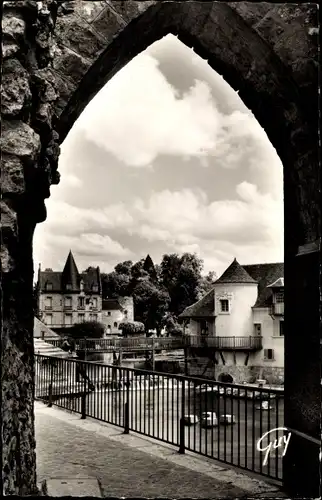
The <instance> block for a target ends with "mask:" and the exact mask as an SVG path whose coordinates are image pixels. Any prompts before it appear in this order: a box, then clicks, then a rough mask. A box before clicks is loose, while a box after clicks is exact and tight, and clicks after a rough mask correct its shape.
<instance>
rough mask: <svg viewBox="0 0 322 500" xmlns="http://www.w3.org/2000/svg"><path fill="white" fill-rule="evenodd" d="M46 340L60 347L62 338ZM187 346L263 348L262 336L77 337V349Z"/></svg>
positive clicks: (230, 348)
mask: <svg viewBox="0 0 322 500" xmlns="http://www.w3.org/2000/svg"><path fill="white" fill-rule="evenodd" d="M46 342H49V343H50V344H52V345H54V346H56V347H60V346H61V339H57V338H52V339H51V338H46ZM185 347H209V348H216V349H221V350H257V349H261V348H262V337H261V336H248V337H200V336H197V335H195V336H193V335H190V336H188V335H187V336H184V337H178V338H176V337H158V338H154V337H132V338H115V337H114V338H104V339H102V338H98V339H84V338H83V339H75V348H76V350H79V351H82V350H87V351H98V352H99V351H101V352H102V351H103V352H104V351H109V350H115V349H128V350H150V349H165V350H171V349H182V348H185Z"/></svg>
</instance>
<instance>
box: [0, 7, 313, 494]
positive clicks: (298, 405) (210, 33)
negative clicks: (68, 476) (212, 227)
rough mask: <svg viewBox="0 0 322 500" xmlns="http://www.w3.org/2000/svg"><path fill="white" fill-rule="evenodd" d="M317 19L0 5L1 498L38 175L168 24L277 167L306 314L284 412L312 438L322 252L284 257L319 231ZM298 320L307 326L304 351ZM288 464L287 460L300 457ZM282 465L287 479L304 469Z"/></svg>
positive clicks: (20, 412) (290, 14) (18, 389)
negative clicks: (242, 114) (235, 99)
mask: <svg viewBox="0 0 322 500" xmlns="http://www.w3.org/2000/svg"><path fill="white" fill-rule="evenodd" d="M317 16H318V9H317V6H316V4H313V3H300V4H289V3H283V4H278V3H256V2H252V3H248V2H227V3H226V2H201V1H200V2H198V1H196V2H194V1H192V2H190V1H189V2H180V1H178V2H163V1H158V2H155V1H144V2H140V1H134V0H127V1H120V0H101V1H98V0H97V1H85V0H74V1H62V0H42V1H40V0H16V1H12V0H10V1H9V0H5V1H4V2H2V63H3V64H2V68H3V69H2V90H1V92H2V95H1V97H2V99H1V114H2V116H1V117H2V120H1V125H2V131H1V138H0V146H1V154H2V158H1V160H2V161H1V185H2V188H3V189H2V200H1V215H2V217H1V219H2V220H1V222H2V226H1V231H2V240H1V243H2V245H1V271H2V279H1V286H2V296H3V300H2V330H1V336H2V338H1V340H2V350H1V367H2V377H1V383H2V409H1V410H2V443H3V450H2V451H3V453H2V461H3V462H2V470H3V493H4V494H6V495H12V494H16V495H26V494H32V493H33V492H34V490H35V487H36V467H35V440H34V425H33V380H34V373H33V339H32V331H33V308H32V281H33V272H34V270H33V262H32V238H33V233H34V229H35V226H36V224H37V223H40V222H43V221H44V220H45V219H46V209H45V205H44V200H45V199H46V198H48V197H49V195H50V190H49V188H50V185H52V184H55V183H58V182H59V174H58V171H57V163H58V158H59V151H60V144H61V143H62V141H63V140H64V138H65V137H66V135H67V134H68V132H69V130H70V128H71V127H72V125H73V123H74V121H75V120H76V119H77V117H78V116H79V114H80V113H81V112H82V110H83V109H84V108H85V106H86V105H87V104H88V102H89V101H90V99H91V98H92V97H93V96H94V95H95V94H96V93H97V92H98V91H99V90H100V89H101V88H102V86H103V85H104V84H105V83H106V82H107V81H108V80H109V79H110V78H111V77H112V76H113V75H114V74H116V72H117V71H118V70H119V69H121V68H122V67H123V66H124V65H125V64H126V63H127V62H128V61H130V60H131V59H132V58H133V57H135V56H136V55H137V54H138V53H140V52H141V51H143V50H144V49H145V48H146V47H148V46H149V45H150V44H151V43H153V42H155V41H156V40H158V39H160V38H162V37H163V36H164V35H166V34H168V33H173V34H175V35H177V36H178V37H179V39H180V40H181V41H182V42H183V43H185V44H186V45H187V46H189V47H193V48H194V50H195V52H196V53H197V54H199V55H200V56H201V57H202V58H204V59H206V60H207V61H208V63H209V65H210V66H211V67H212V68H213V69H214V70H216V71H217V72H219V73H220V74H221V75H223V77H224V78H225V79H226V81H227V82H228V83H229V84H230V85H231V86H232V87H233V88H234V89H235V90H238V91H239V95H240V97H241V99H242V100H243V101H244V103H245V104H246V106H248V107H249V109H251V110H252V112H253V113H254V115H255V117H256V118H257V120H258V121H259V123H260V124H261V125H262V127H263V128H264V129H265V131H266V133H267V135H268V138H269V139H270V141H271V143H272V145H273V146H274V147H275V149H276V151H277V153H278V155H279V156H280V159H281V161H282V163H283V167H284V207H285V282H286V291H285V300H286V301H289V303H291V302H292V301H293V303H297V300H298V299H297V297H304V296H305V300H306V304H305V306H306V308H307V309H306V315H305V317H306V318H307V317H309V318H310V320H309V324H308V323H307V319H305V321H304V319H303V317H302V316H303V315H302V316H301V304H298V306H297V307H295V308H294V312H293V313H292V316H288V313H287V312H286V315H285V325H286V326H285V328H286V331H285V348H286V352H287V353H288V354H287V356H286V364H285V378H286V380H289V381H290V385H287V383H286V385H285V391H286V400H287V401H288V407H289V409H290V411H289V412H288V411H286V416H287V415H288V416H287V418H289V422H290V425H291V424H292V425H293V426H297V428H299V429H302V431H303V432H309V433H311V434H312V435H319V429H320V427H319V425H320V424H319V421H320V417H319V410H318V408H319V401H320V399H319V398H320V372H319V366H320V361H319V357H320V351H319V349H320V347H319V345H320V344H319V336H318V334H317V333H315V332H318V328H319V319H318V318H319V312H318V311H319V300H318V299H317V298H316V297H318V296H319V292H318V286H319V283H318V276H319V266H320V261H319V259H318V258H317V257H316V255H317V254H316V253H315V254H313V256H311V257H306V258H304V260H303V258H302V261H301V264H300V261H299V259H298V258H297V257H296V255H297V253H298V248H299V246H301V245H305V244H308V243H314V242H316V241H317V240H318V239H319V238H320V222H321V214H320V203H319V201H320V200H319V195H320V193H319V189H318V188H317V186H318V185H319V179H320V170H319V163H318V135H317V134H318V106H317V78H318V76H317V74H318V73H317V68H318V45H317V40H318V17H317ZM295 276H297V281H296V280H295V278H294V277H295ZM309 276H312V279H311V278H309ZM314 276H315V278H314ZM287 287H289V289H287ZM298 329H299V330H302V331H304V330H305V335H306V343H305V349H304V350H303V342H302V338H303V333H302V332H301V333H299V334H296V333H295V332H296V331H297V330H298ZM297 352H299V353H301V354H297ZM299 356H300V357H299ZM293 372H294V373H293ZM303 386H306V387H307V388H308V387H309V390H307V389H306V390H304V389H303ZM287 394H289V396H287ZM312 401H314V404H313V406H312ZM311 407H312V408H313V410H311ZM299 446H300V445H298V449H299ZM294 453H295V454H296V452H295V451H294ZM301 455H302V456H304V455H305V453H301ZM296 460H297V463H298V464H299V463H300V461H301V457H300V454H298V458H297V459H296ZM309 463H310V461H307V464H309ZM294 467H295V465H294V464H293V465H292V467H291V468H292V470H293V472H294V471H295V470H296V472H295V473H294V474H295V477H299V476H300V475H301V474H302V475H303V474H304V472H301V470H302V469H303V471H304V469H305V467H309V465H307V466H306V465H305V464H304V465H303V467H304V468H303V467H302V466H301V467H302V468H301V467H300V466H299V465H298V468H296V469H294ZM310 467H311V469H312V467H313V466H312V464H310ZM311 469H309V468H308V469H307V477H308V479H307V484H309V483H310V481H311V480H310V474H311V472H309V470H311ZM313 469H314V467H313ZM290 470H291V469H290ZM294 474H293V475H294ZM311 482H312V481H311ZM313 496H314V495H313Z"/></svg>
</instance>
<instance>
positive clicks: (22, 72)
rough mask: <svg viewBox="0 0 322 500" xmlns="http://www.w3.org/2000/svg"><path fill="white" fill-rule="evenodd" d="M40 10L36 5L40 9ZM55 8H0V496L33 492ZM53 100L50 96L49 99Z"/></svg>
mask: <svg viewBox="0 0 322 500" xmlns="http://www.w3.org/2000/svg"><path fill="white" fill-rule="evenodd" d="M40 4H41V5H40ZM55 7H56V6H55V2H53V1H50V0H48V1H44V2H42V3H41V2H40V3H38V2H35V1H30V0H25V1H5V2H3V12H2V57H3V59H2V95H1V118H2V120H1V122H2V123H1V127H2V131H1V138H0V141H1V144H0V146H1V152H2V158H1V189H2V200H1V223H2V227H1V233H2V241H1V272H2V296H3V303H2V325H1V327H2V332H1V335H2V338H1V340H2V349H1V369H2V374H1V384H2V387H1V389H2V407H1V417H2V421H1V426H2V471H3V494H4V495H17V496H26V495H32V494H34V493H35V491H36V456H35V437H34V408H33V396H34V359H33V354H34V352H33V318H34V312H33V305H34V304H33V289H32V283H33V272H34V271H33V262H32V238H33V232H34V229H35V225H36V223H37V222H41V221H43V220H44V219H45V218H46V211H45V206H44V199H45V198H46V197H48V196H49V185H50V184H51V183H55V182H57V180H58V179H57V178H56V177H55V171H56V167H57V161H56V160H57V156H58V153H59V147H56V140H57V134H56V135H55V133H54V132H53V131H52V128H51V115H50V111H49V101H50V99H52V98H53V96H52V95H51V94H50V88H49V86H48V85H47V86H46V82H45V80H44V77H43V72H44V71H46V66H47V65H48V63H49V61H50V50H49V46H50V43H51V39H50V36H51V31H52V29H53V26H54V19H55ZM55 98H56V96H55Z"/></svg>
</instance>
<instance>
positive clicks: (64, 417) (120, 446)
mask: <svg viewBox="0 0 322 500" xmlns="http://www.w3.org/2000/svg"><path fill="white" fill-rule="evenodd" d="M35 418H36V421H35V422H36V423H35V425H36V454H37V480H38V483H40V482H42V481H44V480H47V481H48V480H50V479H57V478H59V479H64V478H65V480H68V479H74V480H75V479H76V478H88V480H92V481H93V480H94V479H97V480H98V481H99V484H100V486H101V491H102V496H104V497H131V498H133V497H144V498H149V497H150V498H151V497H152V498H222V499H228V498H264V497H266V498H279V497H281V498H282V497H284V498H285V496H284V495H283V494H282V493H281V491H280V490H279V488H278V487H276V486H274V485H272V484H269V483H266V482H264V481H259V480H257V479H253V478H252V477H249V476H248V475H246V474H241V473H239V472H238V473H237V472H236V471H235V470H232V469H229V468H226V467H225V466H223V467H221V466H218V465H217V464H215V463H214V462H213V461H209V460H207V459H204V458H201V457H198V456H195V455H192V454H186V455H179V454H178V453H177V450H175V449H174V448H173V447H169V446H165V445H164V444H163V443H162V445H160V444H156V442H155V441H153V440H151V439H146V438H145V437H143V438H142V436H138V435H135V434H129V435H124V434H123V430H122V429H120V428H117V427H113V426H111V425H108V424H105V423H101V422H97V421H94V420H93V419H90V418H87V419H86V420H81V419H80V416H79V415H76V414H72V413H70V412H67V411H64V410H61V409H58V408H56V407H52V408H48V407H47V406H46V405H45V404H43V403H40V402H37V401H36V402H35Z"/></svg>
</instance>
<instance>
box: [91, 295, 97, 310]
mask: <svg viewBox="0 0 322 500" xmlns="http://www.w3.org/2000/svg"><path fill="white" fill-rule="evenodd" d="M92 304H93V307H95V309H96V308H97V298H96V297H93V299H92Z"/></svg>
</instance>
